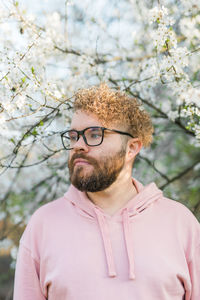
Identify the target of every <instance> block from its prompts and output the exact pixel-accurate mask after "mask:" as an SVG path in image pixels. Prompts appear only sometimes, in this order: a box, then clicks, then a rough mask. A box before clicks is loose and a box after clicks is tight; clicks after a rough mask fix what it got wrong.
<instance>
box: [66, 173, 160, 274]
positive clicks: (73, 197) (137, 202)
mask: <svg viewBox="0 0 200 300" xmlns="http://www.w3.org/2000/svg"><path fill="white" fill-rule="evenodd" d="M132 181H133V184H134V185H135V188H136V190H137V192H138V193H137V195H136V196H135V197H134V198H132V199H131V200H129V201H128V202H127V204H126V205H125V206H124V207H123V208H121V209H119V210H118V211H117V212H116V213H115V214H114V215H113V216H110V215H108V214H107V213H105V212H104V211H103V209H101V208H100V207H98V206H97V205H95V204H94V203H93V202H91V200H90V199H89V198H88V197H87V194H86V193H85V192H81V191H79V190H77V189H76V188H75V187H74V186H73V185H71V186H70V187H69V190H68V192H67V193H65V195H64V196H65V198H67V199H69V201H70V202H71V203H72V204H73V205H75V206H76V207H78V208H79V209H80V210H81V212H82V215H85V216H90V217H93V218H95V219H96V220H97V222H98V225H99V229H100V233H101V236H102V240H103V245H104V250H105V256H106V261H107V266H108V275H109V277H116V276H117V273H116V268H115V263H114V256H113V250H112V245H111V239H110V233H109V224H108V220H109V219H112V220H113V219H114V220H116V221H119V222H122V225H123V231H124V238H125V243H126V250H127V257H128V262H129V279H134V278H135V273H134V257H133V241H132V234H133V233H132V226H131V224H130V223H131V219H133V217H134V216H135V215H138V214H139V213H141V212H142V211H143V210H144V209H146V208H148V206H150V205H151V204H152V203H153V202H155V201H156V200H158V199H159V198H160V197H161V196H162V191H161V190H159V189H158V188H157V186H156V185H155V183H150V184H149V185H147V186H146V187H144V186H143V185H142V184H141V183H140V182H138V181H137V180H136V179H134V178H132Z"/></svg>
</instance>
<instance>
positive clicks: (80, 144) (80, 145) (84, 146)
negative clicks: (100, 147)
mask: <svg viewBox="0 0 200 300" xmlns="http://www.w3.org/2000/svg"><path fill="white" fill-rule="evenodd" d="M73 150H74V151H76V152H77V151H80V150H81V151H84V152H88V150H89V148H88V145H87V144H86V143H85V141H84V139H83V136H82V135H80V136H79V139H78V141H77V142H76V143H75V144H74V146H73Z"/></svg>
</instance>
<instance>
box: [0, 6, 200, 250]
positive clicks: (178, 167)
mask: <svg viewBox="0 0 200 300" xmlns="http://www.w3.org/2000/svg"><path fill="white" fill-rule="evenodd" d="M55 2H56V4H55ZM93 2H95V3H93ZM45 3H46V4H45V5H46V6H45V5H44V7H40V6H39V3H38V11H37V12H36V13H35V14H34V13H32V7H31V4H29V5H27V7H24V6H23V3H22V2H20V1H19V2H17V1H14V0H7V1H2V2H1V4H0V39H1V43H0V51H1V56H0V85H1V89H0V127H1V130H0V141H1V142H0V187H1V195H0V203H1V209H0V224H1V229H3V230H1V234H0V240H1V246H0V249H1V247H3V246H4V247H5V245H8V246H9V247H11V248H12V251H11V253H12V254H13V256H15V248H14V244H17V240H16V239H14V238H13V235H12V232H13V230H16V226H18V227H20V226H22V228H23V226H24V225H25V224H26V222H27V221H28V219H29V217H30V215H31V214H32V212H33V211H34V210H35V209H36V208H37V207H38V206H39V205H41V204H43V203H45V202H47V201H51V200H53V199H55V198H56V197H58V196H60V195H62V194H63V193H64V192H65V191H66V189H67V185H68V184H69V179H68V173H67V166H66V165H67V152H66V151H64V149H63V147H62V144H61V140H60V132H61V131H62V130H63V129H65V128H67V127H68V126H69V124H70V119H71V115H72V105H73V94H74V92H75V91H76V90H77V89H78V88H83V87H89V86H90V85H94V84H99V83H100V82H102V81H103V82H107V83H108V84H109V85H110V86H111V87H112V88H114V89H121V90H123V91H124V92H126V93H127V94H129V95H130V96H133V97H137V98H138V99H139V100H140V101H141V109H142V107H145V108H146V109H147V110H149V112H150V114H151V115H152V118H153V123H154V126H155V133H154V142H153V144H152V148H151V149H147V150H145V151H142V152H141V154H140V156H139V157H138V159H137V161H136V162H135V168H134V171H133V173H134V174H133V175H134V176H135V177H136V178H138V179H140V180H141V181H143V182H144V183H147V182H150V181H152V180H154V181H156V182H157V184H158V185H159V187H160V188H162V189H163V190H164V192H165V194H166V195H167V196H169V197H171V198H173V199H175V200H178V201H181V202H184V203H185V204H186V205H187V206H188V207H189V208H190V209H191V210H192V211H193V212H194V213H195V214H196V215H197V216H199V211H200V201H199V197H198V195H199V192H200V190H199V184H198V181H199V177H200V174H199V169H200V157H199V146H200V100H199V99H200V85H199V79H200V57H199V52H200V30H199V28H200V14H199V12H200V3H199V2H197V1H195V0H190V1H187V0H179V1H178V0H163V1H161V0H160V1H154V0H152V1H147V0H142V1H136V0H127V1H114V0H113V1H109V3H108V1H102V0H101V1H100V0H99V1H91V0H87V1H78V0H74V2H69V1H67V0H62V1H61V0H60V1H54V7H53V5H48V3H47V1H46V2H45ZM52 3H53V2H52ZM56 5H57V7H55V6H56Z"/></svg>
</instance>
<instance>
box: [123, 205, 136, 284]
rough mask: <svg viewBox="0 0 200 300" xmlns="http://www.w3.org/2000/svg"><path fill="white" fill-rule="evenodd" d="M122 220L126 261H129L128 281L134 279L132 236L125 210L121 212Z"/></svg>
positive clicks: (126, 210)
mask: <svg viewBox="0 0 200 300" xmlns="http://www.w3.org/2000/svg"><path fill="white" fill-rule="evenodd" d="M122 218H123V226H124V236H125V241H126V249H127V255H128V261H129V279H135V274H134V259H133V247H132V245H133V243H132V240H131V237H132V235H131V227H130V221H129V215H128V209H127V208H125V209H124V210H123V215H122Z"/></svg>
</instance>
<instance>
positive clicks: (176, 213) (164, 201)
mask: <svg viewBox="0 0 200 300" xmlns="http://www.w3.org/2000/svg"><path fill="white" fill-rule="evenodd" d="M158 207H159V213H160V215H161V217H162V218H163V219H164V220H166V223H167V224H171V226H172V227H173V228H174V231H176V230H177V231H178V232H179V233H180V235H183V236H184V237H186V238H187V239H188V240H190V241H192V240H195V243H196V244H200V223H199V222H198V220H197V219H196V217H195V216H194V214H193V213H192V212H191V211H190V210H189V209H188V208H187V207H186V206H185V205H184V204H182V203H180V202H177V201H175V200H171V199H169V198H166V197H163V198H161V199H160V201H158Z"/></svg>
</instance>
